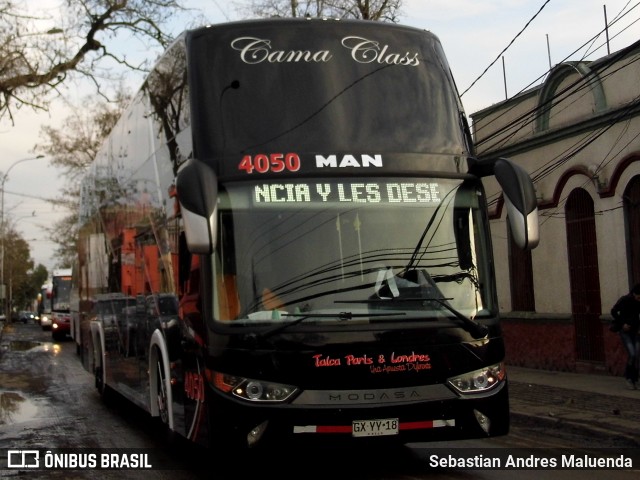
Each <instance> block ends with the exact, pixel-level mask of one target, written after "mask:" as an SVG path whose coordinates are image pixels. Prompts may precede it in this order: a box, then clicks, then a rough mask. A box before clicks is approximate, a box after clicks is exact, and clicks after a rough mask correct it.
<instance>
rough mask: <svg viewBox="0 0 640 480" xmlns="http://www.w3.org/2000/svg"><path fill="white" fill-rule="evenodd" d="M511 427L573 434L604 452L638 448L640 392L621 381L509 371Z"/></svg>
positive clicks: (588, 376) (582, 375)
mask: <svg viewBox="0 0 640 480" xmlns="http://www.w3.org/2000/svg"><path fill="white" fill-rule="evenodd" d="M507 377H508V378H509V396H510V405H511V417H512V423H514V424H520V425H532V426H536V427H538V428H544V429H546V430H547V431H548V432H549V435H550V436H553V435H554V433H553V430H555V432H556V433H557V434H559V435H560V434H561V435H563V436H566V435H571V434H574V435H576V436H581V437H583V438H588V439H589V440H590V441H591V442H592V443H594V444H597V445H600V446H602V447H627V448H638V447H640V390H628V389H627V385H626V383H625V381H624V378H622V377H612V376H607V375H598V374H578V373H567V372H552V371H547V370H537V369H529V368H521V367H513V366H507Z"/></svg>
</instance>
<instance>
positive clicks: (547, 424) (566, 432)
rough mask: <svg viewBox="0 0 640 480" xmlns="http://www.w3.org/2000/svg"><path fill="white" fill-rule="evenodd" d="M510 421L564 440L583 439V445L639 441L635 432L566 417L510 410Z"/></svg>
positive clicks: (636, 444)
mask: <svg viewBox="0 0 640 480" xmlns="http://www.w3.org/2000/svg"><path fill="white" fill-rule="evenodd" d="M511 421H512V423H513V424H515V425H519V426H520V427H525V428H526V427H530V428H533V429H536V430H540V431H544V434H545V435H550V436H553V437H556V438H563V439H566V440H579V441H580V443H581V444H583V443H584V441H585V439H586V440H587V443H588V444H584V446H585V447H590V446H593V447H598V448H603V447H604V448H607V447H610V448H611V447H613V448H638V447H640V441H639V439H638V436H637V433H633V432H624V431H620V429H615V430H614V429H611V428H606V427H603V426H601V425H598V424H597V423H589V424H587V423H585V422H580V421H575V420H568V419H566V418H558V417H551V416H544V415H540V414H537V415H536V414H529V413H522V412H517V411H513V410H512V411H511Z"/></svg>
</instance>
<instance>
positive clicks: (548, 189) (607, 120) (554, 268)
mask: <svg viewBox="0 0 640 480" xmlns="http://www.w3.org/2000/svg"><path fill="white" fill-rule="evenodd" d="M639 79H640V42H636V43H635V44H633V45H630V46H629V47H627V48H625V49H623V50H620V51H618V52H615V53H612V54H610V55H607V56H606V57H603V58H600V59H598V60H596V61H590V62H589V61H578V62H566V63H562V64H559V65H557V66H555V67H554V68H553V69H552V70H551V71H550V72H549V75H548V76H547V78H546V79H545V81H544V82H543V84H542V85H540V86H538V87H535V88H532V89H529V90H527V91H525V92H522V93H520V94H518V95H516V96H515V97H513V98H511V99H508V100H506V101H504V102H501V103H499V104H496V105H493V106H491V107H489V108H486V109H484V110H481V111H479V112H477V113H475V114H473V115H471V118H472V128H473V134H474V139H475V143H476V148H477V154H478V156H479V157H481V158H498V157H508V158H511V159H512V160H514V161H515V162H516V163H518V164H519V165H521V166H523V167H524V168H525V169H526V170H527V171H528V172H529V174H530V175H531V177H532V178H533V180H534V183H535V188H536V194H537V198H538V212H539V215H540V238H541V240H540V245H539V246H538V248H537V249H535V250H533V251H531V252H522V251H519V250H518V249H517V247H515V245H513V244H512V242H511V236H510V233H509V232H508V230H507V223H506V215H507V212H506V208H503V199H502V192H501V190H500V189H499V187H498V185H497V183H495V182H493V181H487V183H486V188H487V195H488V201H489V204H490V207H491V217H492V225H491V228H492V237H493V249H494V253H495V258H496V259H497V260H496V276H497V281H498V289H499V291H498V295H499V298H500V301H501V305H500V308H501V311H502V316H503V319H504V322H503V325H504V331H505V336H506V339H507V358H508V361H509V363H510V364H513V365H519V366H525V367H532V368H543V369H548V370H561V371H576V372H594V373H605V374H613V375H621V374H622V372H623V370H624V364H625V361H626V354H625V352H624V351H623V349H622V346H621V342H620V339H619V337H618V334H614V333H612V332H610V331H609V329H608V322H609V320H610V313H609V312H610V310H611V307H612V306H613V304H614V303H615V301H616V300H617V299H618V298H619V297H620V296H621V295H623V294H626V293H628V292H629V290H630V288H631V286H632V285H633V284H635V283H638V282H640V81H639Z"/></svg>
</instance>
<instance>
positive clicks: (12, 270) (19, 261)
mask: <svg viewBox="0 0 640 480" xmlns="http://www.w3.org/2000/svg"><path fill="white" fill-rule="evenodd" d="M3 248H4V255H3V259H2V260H3V262H4V265H3V274H4V283H5V284H6V285H7V291H6V295H7V302H8V303H7V305H8V306H9V309H10V310H11V307H13V305H16V303H15V299H16V293H17V292H19V291H20V287H21V286H22V285H23V284H24V283H25V282H27V279H28V272H29V271H30V270H31V269H33V260H31V257H30V251H29V244H28V243H27V242H26V241H25V239H24V238H22V236H20V234H19V233H18V232H16V231H15V230H14V229H13V228H8V229H7V230H6V231H5V233H4V243H3Z"/></svg>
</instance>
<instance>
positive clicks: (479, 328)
mask: <svg viewBox="0 0 640 480" xmlns="http://www.w3.org/2000/svg"><path fill="white" fill-rule="evenodd" d="M448 300H453V299H452V298H437V297H393V298H370V299H366V300H352V301H339V302H336V303H389V302H391V303H394V302H402V303H404V302H430V301H433V302H437V303H438V304H440V305H442V306H443V307H444V308H446V309H447V310H448V311H449V312H451V314H453V316H454V317H456V318H457V319H458V320H460V321H461V322H462V323H463V325H464V326H465V328H466V330H467V331H468V332H469V333H470V334H471V336H472V337H473V338H475V339H476V340H478V339H481V338H486V337H487V336H488V335H489V329H488V328H487V327H486V326H485V325H482V324H480V323H477V322H474V321H473V320H471V319H470V318H469V317H466V316H465V315H463V314H462V313H460V312H459V311H458V310H456V309H455V308H453V307H452V306H451V305H449V303H448Z"/></svg>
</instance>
